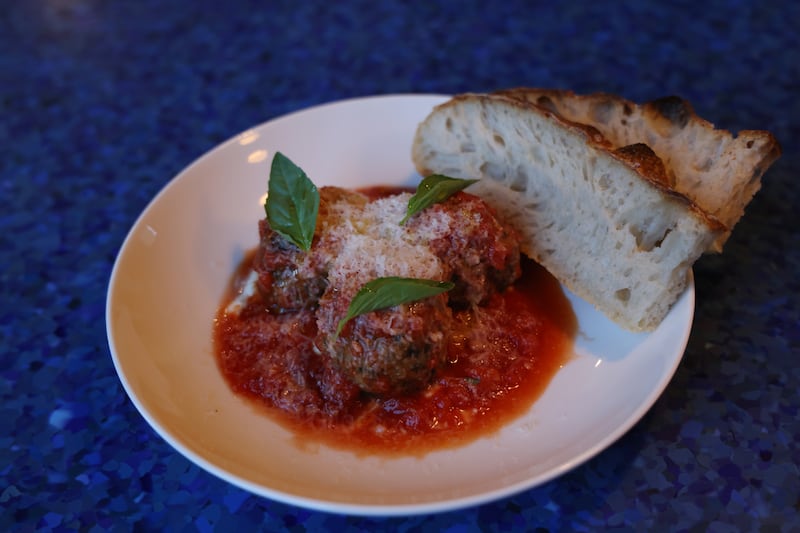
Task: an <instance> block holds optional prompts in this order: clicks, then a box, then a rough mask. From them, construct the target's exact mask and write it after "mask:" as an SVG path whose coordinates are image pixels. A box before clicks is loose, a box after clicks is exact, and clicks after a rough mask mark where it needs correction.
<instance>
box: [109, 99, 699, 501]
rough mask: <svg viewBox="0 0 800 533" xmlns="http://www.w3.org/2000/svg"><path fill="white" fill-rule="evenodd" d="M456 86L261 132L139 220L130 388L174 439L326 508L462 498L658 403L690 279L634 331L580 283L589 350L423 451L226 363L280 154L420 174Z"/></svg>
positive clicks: (526, 477) (524, 483)
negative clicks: (515, 400)
mask: <svg viewBox="0 0 800 533" xmlns="http://www.w3.org/2000/svg"><path fill="white" fill-rule="evenodd" d="M445 99H446V97H444V96H435V95H396V96H380V97H371V98H361V99H354V100H347V101H343V102H337V103H333V104H328V105H323V106H319V107H314V108H311V109H308V110H305V111H301V112H297V113H293V114H290V115H287V116H284V117H281V118H278V119H275V120H272V121H269V122H267V123H265V124H262V125H260V126H258V127H255V128H253V129H251V130H248V131H246V132H244V133H241V134H240V135H237V136H236V137H234V138H232V139H231V140H229V141H227V142H225V143H223V144H222V145H220V146H219V147H217V148H215V149H214V150H212V151H210V152H209V153H207V154H206V155H204V156H203V157H201V158H200V159H198V160H197V161H195V162H194V163H193V164H191V165H190V166H189V167H188V168H187V169H186V170H184V171H183V172H181V173H180V174H179V175H178V176H177V177H175V178H174V179H173V180H172V181H171V182H170V183H169V185H167V186H166V187H165V188H164V189H163V190H162V191H161V192H160V193H159V194H158V195H157V196H156V198H155V199H154V200H153V201H152V202H151V203H150V205H149V206H148V207H147V208H146V209H145V211H144V212H143V213H142V215H141V216H140V217H139V219H138V220H137V221H136V223H135V225H134V226H133V228H132V229H131V231H130V233H129V235H128V237H127V239H126V240H125V242H124V244H123V246H122V249H121V251H120V253H119V257H118V258H117V261H116V264H115V266H114V270H113V273H112V276H111V280H110V284H109V289H108V300H107V309H106V320H107V330H108V341H109V345H110V348H111V353H112V357H113V360H114V365H115V367H116V369H117V372H118V374H119V377H120V380H121V381H122V384H123V386H124V387H125V390H126V391H127V393H128V395H129V396H130V398H131V400H132V401H133V403H134V405H135V406H136V408H137V409H138V410H139V411H140V412H141V413H142V415H143V416H144V418H145V419H146V420H147V422H148V423H149V424H150V425H151V426H152V427H153V428H154V429H155V430H156V431H157V432H158V433H159V434H160V435H161V436H162V437H163V438H164V439H165V440H166V441H167V442H169V443H170V444H171V445H172V446H173V447H174V448H176V449H177V450H178V451H179V452H180V453H182V454H183V455H185V456H186V457H188V458H189V459H190V460H192V461H194V462H195V463H197V464H198V465H200V466H201V467H202V468H204V469H205V470H207V471H209V472H211V473H212V474H214V475H216V476H219V477H220V478H222V479H225V480H227V481H229V482H230V483H233V484H235V485H238V486H240V487H242V488H244V489H246V490H249V491H251V492H253V493H255V494H259V495H262V496H265V497H268V498H272V499H275V500H280V501H283V502H287V503H291V504H295V505H299V506H304V507H310V508H315V509H320V510H326V511H333V512H341V513H353V514H370V515H398V514H412V513H423V512H433V511H444V510H451V509H454V508H458V507H464V506H468V505H474V504H479V503H483V502H487V501H490V500H493V499H496V498H500V497H503V496H507V495H510V494H513V493H515V492H519V491H522V490H524V489H527V488H530V487H533V486H535V485H538V484H540V483H543V482H545V481H547V480H550V479H552V478H554V477H556V476H558V475H560V474H562V473H564V472H566V471H567V470H569V469H571V468H573V467H575V466H577V465H579V464H580V463H582V462H584V461H586V460H587V459H589V458H591V457H592V456H594V455H595V454H597V453H598V452H600V451H601V450H603V449H604V448H606V447H607V446H609V445H610V444H611V443H612V442H614V441H615V440H616V439H617V438H619V437H620V436H621V435H623V434H624V433H625V432H626V431H627V430H628V429H629V428H630V427H631V426H632V425H633V424H634V423H636V422H637V421H638V420H639V419H640V418H641V417H642V415H644V413H645V412H646V411H647V410H648V409H649V408H650V407H651V406H652V404H653V403H654V402H655V400H656V399H657V398H658V396H659V395H660V394H661V392H662V391H663V390H664V387H665V386H666V385H667V383H668V382H669V380H670V378H671V377H672V375H673V373H674V371H675V369H676V368H677V366H678V364H679V362H680V360H681V357H682V355H683V351H684V349H685V346H686V342H687V340H688V335H689V331H690V328H691V323H692V316H693V312H694V285H693V284H690V286H689V288H688V289H687V291H686V292H685V293H684V294H683V296H682V297H681V298H680V300H679V301H678V302H677V304H676V305H675V306H674V308H673V309H672V311H671V312H670V314H669V316H668V317H667V318H666V320H664V322H663V323H662V324H661V326H660V327H659V328H658V329H657V330H656V331H655V332H653V333H650V334H632V333H629V332H626V331H623V330H621V329H620V328H619V327H617V326H616V325H614V324H613V323H611V322H610V321H608V320H607V319H606V318H604V317H603V316H602V315H600V314H599V313H597V312H596V311H595V310H594V309H593V308H592V307H591V306H589V305H588V304H586V303H585V302H583V301H582V300H580V299H578V298H575V297H574V296H573V295H571V294H569V293H568V292H567V294H568V296H569V298H570V300H571V301H572V304H573V307H574V310H575V313H576V315H577V318H578V323H579V333H578V336H577V339H576V345H575V351H576V355H575V357H573V358H572V360H571V361H570V362H569V363H568V364H567V365H566V366H565V367H564V368H563V369H561V370H560V371H559V372H558V373H557V375H556V376H555V378H554V379H553V380H552V382H551V383H550V385H549V386H548V388H547V390H546V391H545V393H544V394H543V395H542V396H541V397H540V399H539V400H538V401H537V402H536V403H535V404H534V405H533V406H532V407H531V408H530V410H529V411H528V412H527V413H526V414H524V415H523V416H521V417H520V418H519V419H517V420H515V421H514V422H513V423H511V424H509V425H508V426H506V427H504V428H503V429H502V430H501V431H499V432H497V433H496V434H494V435H491V436H489V437H486V438H482V439H480V440H478V441H476V442H473V443H472V444H469V445H467V446H464V447H461V448H456V449H452V450H445V451H440V452H433V453H430V454H428V455H426V456H424V457H422V458H414V457H408V458H396V459H386V458H378V457H363V456H357V455H356V454H354V453H350V452H347V451H341V450H334V449H330V448H328V447H326V446H321V445H314V444H308V445H305V446H302V447H298V446H297V444H296V442H295V441H294V440H293V436H292V434H291V433H290V432H288V431H287V430H286V429H284V428H282V427H281V426H279V425H277V424H275V423H274V422H272V421H271V420H269V419H268V418H266V417H265V416H264V415H263V414H259V413H258V412H256V411H255V410H254V409H253V408H251V407H250V406H249V405H248V403H247V402H246V401H244V400H243V399H241V398H239V397H237V396H235V395H234V394H233V393H232V392H231V391H230V389H229V388H228V387H227V385H226V383H225V382H224V381H223V378H222V376H221V375H220V372H219V371H218V369H217V366H216V363H215V359H214V355H213V347H212V337H211V332H212V321H213V319H214V315H215V312H216V310H217V307H218V305H219V304H220V302H221V297H222V295H223V292H224V290H225V287H226V283H227V282H228V280H229V278H230V275H231V273H232V272H233V270H234V269H235V267H236V265H237V264H238V262H239V261H240V260H241V258H242V256H243V253H244V252H245V251H247V250H248V249H250V248H252V247H254V246H255V245H256V244H257V242H258V232H257V221H258V220H259V218H261V217H263V216H264V211H263V197H264V193H265V192H266V185H267V179H268V175H269V165H270V162H271V160H272V156H273V154H274V153H275V152H276V151H281V152H283V153H284V154H286V155H287V156H288V157H289V158H291V159H292V160H293V161H295V162H296V163H298V164H299V165H300V166H301V167H302V168H303V169H304V170H305V171H306V172H307V173H308V175H309V176H310V177H311V179H312V180H313V181H314V182H315V183H316V184H317V185H328V184H331V185H334V184H335V185H341V186H346V187H360V186H367V185H372V184H394V185H414V184H415V183H416V182H417V181H418V180H419V176H418V175H417V174H416V172H415V171H414V168H413V165H412V163H411V157H410V150H411V140H412V138H413V134H414V130H415V128H416V126H417V124H418V123H419V122H420V121H421V120H422V119H423V118H424V117H425V116H426V115H427V114H428V112H429V111H430V110H431V108H432V107H433V106H434V105H435V104H438V103H440V102H442V101H444V100H445Z"/></svg>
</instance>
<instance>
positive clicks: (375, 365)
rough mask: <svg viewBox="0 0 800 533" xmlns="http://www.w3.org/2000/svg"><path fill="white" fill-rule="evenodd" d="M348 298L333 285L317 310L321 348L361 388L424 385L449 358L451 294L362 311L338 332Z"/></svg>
mask: <svg viewBox="0 0 800 533" xmlns="http://www.w3.org/2000/svg"><path fill="white" fill-rule="evenodd" d="M347 304H348V301H347V300H345V299H343V298H338V297H337V295H336V291H333V290H331V291H328V292H326V294H325V295H324V296H323V297H322V299H321V300H320V306H319V309H318V310H317V326H318V335H317V341H316V346H317V349H318V350H319V351H320V352H321V353H323V354H326V355H327V356H330V357H331V359H332V362H333V364H334V366H336V367H337V368H338V369H339V370H340V371H341V372H342V373H343V374H344V375H345V376H347V377H348V378H349V379H350V380H351V381H352V382H353V383H355V384H356V385H358V386H359V387H360V388H361V389H362V390H364V391H366V392H369V393H372V394H381V395H387V394H403V393H407V392H413V391H415V390H419V389H421V388H423V387H425V386H426V385H427V384H428V383H429V382H430V380H431V379H432V377H433V376H434V375H435V373H436V370H437V369H439V368H441V367H442V366H443V365H444V364H445V362H446V354H447V350H446V348H447V341H448V331H449V330H450V328H451V322H452V319H453V317H452V313H451V310H450V308H449V307H448V306H447V296H446V295H445V294H440V295H437V296H432V297H430V298H426V299H424V300H419V301H416V302H412V303H408V304H402V305H397V306H394V307H391V308H388V309H383V310H380V311H373V312H371V313H367V314H363V315H360V316H357V317H355V318H353V319H351V320H350V321H348V322H347V324H346V325H345V326H344V328H343V329H342V331H341V333H340V334H339V335H338V336H337V335H336V328H337V325H338V321H339V319H340V318H341V317H342V316H343V315H344V314H345V312H346V309H347Z"/></svg>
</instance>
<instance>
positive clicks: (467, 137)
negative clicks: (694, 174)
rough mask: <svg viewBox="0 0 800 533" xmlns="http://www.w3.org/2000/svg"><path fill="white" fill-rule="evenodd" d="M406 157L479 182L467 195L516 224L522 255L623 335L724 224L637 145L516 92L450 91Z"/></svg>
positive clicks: (423, 167) (640, 322) (663, 300)
mask: <svg viewBox="0 0 800 533" xmlns="http://www.w3.org/2000/svg"><path fill="white" fill-rule="evenodd" d="M645 140H646V139H645ZM412 158H413V160H414V163H415V165H416V167H417V170H418V171H419V172H420V173H421V174H423V175H426V174H430V173H442V174H446V175H450V176H453V177H459V178H480V181H479V182H478V183H476V184H474V185H473V186H471V187H470V189H469V191H470V192H473V193H475V194H478V195H480V196H483V197H484V199H485V200H486V201H487V202H488V203H489V204H490V205H492V206H493V207H494V208H495V209H496V210H498V212H499V213H500V214H501V216H503V217H505V218H506V219H507V220H508V222H509V223H511V224H513V225H514V226H515V227H516V229H517V230H518V231H519V232H520V233H521V235H522V239H523V243H522V251H523V252H524V253H526V255H528V256H529V257H531V258H533V259H535V260H536V261H538V262H539V263H540V264H542V265H543V266H544V267H545V268H547V269H548V270H549V271H550V272H551V273H552V274H553V275H554V276H555V277H556V278H557V279H559V280H560V281H561V282H562V283H564V284H565V285H566V286H567V287H569V288H570V290H572V291H573V292H574V293H576V294H577V295H578V296H580V297H582V298H583V299H585V300H587V301H589V302H590V303H592V304H594V305H595V306H596V307H597V308H598V309H600V310H601V311H602V312H604V313H605V314H606V315H607V316H609V317H610V318H611V319H613V320H615V321H616V322H618V323H619V324H620V325H622V326H624V327H626V328H628V329H631V330H635V331H642V330H651V329H654V328H655V327H656V326H657V325H658V324H659V323H660V322H661V320H662V319H663V318H664V317H665V316H666V314H667V312H668V311H669V309H670V307H671V306H672V304H673V303H674V302H675V300H676V299H677V298H678V296H679V295H680V294H681V293H682V292H683V290H684V289H685V287H686V284H687V279H688V278H687V276H688V272H689V269H690V268H691V266H692V264H693V263H694V261H695V260H696V259H697V258H698V257H699V256H700V255H701V254H702V253H703V252H704V251H705V250H706V249H708V248H709V247H711V246H712V245H713V244H714V243H715V242H718V240H719V239H721V238H724V235H725V233H726V231H728V230H727V228H726V227H725V225H723V224H722V223H720V221H719V220H717V218H715V217H714V216H712V215H709V214H708V213H705V212H704V211H703V210H701V209H700V208H698V206H697V205H695V204H694V203H693V202H692V201H691V200H689V199H688V198H687V197H685V196H684V195H681V194H679V193H677V192H675V190H673V189H672V187H671V186H670V174H671V172H670V169H668V168H667V167H665V166H664V164H663V162H662V161H661V159H660V158H659V157H657V156H656V154H655V153H654V152H653V150H651V149H650V148H649V146H648V145H647V144H645V143H641V142H639V143H633V144H629V145H623V146H621V147H615V146H614V145H613V143H611V142H609V140H608V139H606V138H605V137H604V136H603V135H602V134H601V133H600V131H599V130H598V129H597V128H595V127H594V124H591V125H589V124H584V123H576V122H573V121H570V120H567V119H566V118H564V117H563V116H562V115H561V114H559V113H555V112H553V111H551V110H548V109H547V108H546V107H543V106H541V105H536V104H531V103H530V102H529V101H528V100H527V99H526V98H519V97H515V96H509V95H501V94H494V95H483V94H465V95H460V96H456V97H454V98H453V99H451V100H450V101H448V102H446V103H444V104H442V105H440V106H438V107H436V108H434V110H433V111H432V112H431V113H430V115H429V116H428V117H427V118H426V119H425V120H424V121H423V122H422V123H421V124H420V125H419V127H418V129H417V132H416V135H415V138H414V142H413V148H412ZM674 173H675V172H674V171H673V172H672V174H674Z"/></svg>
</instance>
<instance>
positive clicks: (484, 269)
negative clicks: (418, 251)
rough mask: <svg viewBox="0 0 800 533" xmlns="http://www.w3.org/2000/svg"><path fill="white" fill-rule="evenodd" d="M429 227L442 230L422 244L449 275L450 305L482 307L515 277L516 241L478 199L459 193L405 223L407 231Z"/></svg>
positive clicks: (516, 238)
mask: <svg viewBox="0 0 800 533" xmlns="http://www.w3.org/2000/svg"><path fill="white" fill-rule="evenodd" d="M442 221H445V224H443V223H442ZM434 224H438V225H439V226H444V227H446V230H445V231H441V232H439V233H438V234H437V235H435V236H434V237H433V238H432V239H430V241H429V242H428V245H429V246H430V248H431V250H432V251H433V253H434V254H435V255H436V256H437V257H439V259H440V260H441V261H442V263H443V264H444V267H445V268H446V269H448V270H449V271H450V272H451V274H450V281H452V282H453V283H455V285H456V286H455V288H454V289H453V290H452V291H450V293H449V298H450V303H451V304H452V305H456V306H463V305H469V304H478V305H481V304H485V303H486V302H488V300H489V298H490V297H491V296H492V294H494V293H496V292H502V291H503V290H505V289H506V288H507V287H508V286H510V285H511V284H513V283H514V281H516V280H517V278H519V276H520V273H521V269H520V247H519V237H518V235H517V234H516V233H515V232H514V230H513V229H511V228H510V227H507V226H506V225H504V224H502V223H501V222H500V221H499V220H498V219H497V217H496V215H495V212H494V210H493V209H492V208H491V207H489V205H487V204H486V202H484V201H483V200H482V199H481V198H479V197H477V196H475V195H473V194H469V193H466V192H459V193H457V194H455V195H453V196H451V197H450V198H448V199H447V200H446V201H444V202H442V203H439V204H435V205H432V206H430V207H429V208H428V209H426V210H425V211H423V212H422V213H420V214H419V215H417V216H416V217H414V218H413V219H412V220H411V221H410V222H409V225H410V226H411V229H412V230H415V229H416V228H417V227H422V228H425V227H430V226H433V225H434Z"/></svg>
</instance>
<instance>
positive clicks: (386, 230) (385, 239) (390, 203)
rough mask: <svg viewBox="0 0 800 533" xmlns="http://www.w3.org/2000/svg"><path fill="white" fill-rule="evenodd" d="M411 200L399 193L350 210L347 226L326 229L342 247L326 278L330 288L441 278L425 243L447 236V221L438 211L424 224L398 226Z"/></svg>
mask: <svg viewBox="0 0 800 533" xmlns="http://www.w3.org/2000/svg"><path fill="white" fill-rule="evenodd" d="M410 197H411V195H410V194H408V193H403V194H399V195H396V196H390V197H387V198H381V199H378V200H375V201H373V202H371V203H369V204H367V205H366V206H353V205H351V206H349V207H350V211H351V212H350V213H343V214H344V216H343V217H342V219H343V221H345V222H344V223H343V224H339V225H337V226H335V227H333V228H331V230H330V238H331V239H333V240H334V241H339V242H340V243H341V248H340V249H339V252H338V255H337V256H336V258H335V260H334V261H333V263H332V265H331V269H330V271H329V274H328V276H329V279H330V280H331V283H332V284H333V285H335V286H341V287H345V286H347V287H350V288H355V289H358V288H359V287H360V286H361V285H363V284H364V283H366V282H368V281H370V280H372V279H374V278H378V277H385V276H401V277H409V278H424V279H439V280H441V279H444V276H445V271H444V266H443V264H442V262H441V260H440V259H439V258H438V257H437V256H436V255H435V254H434V253H433V251H432V250H431V248H430V246H429V245H428V243H429V242H430V241H431V240H432V239H435V238H438V237H440V236H442V235H444V234H445V233H446V232H447V231H449V228H450V224H451V222H452V220H451V217H450V215H449V214H447V213H445V212H437V213H435V215H434V216H430V215H429V216H428V217H427V218H426V220H425V223H424V224H413V225H411V224H406V225H402V226H401V225H400V221H401V220H402V219H403V217H404V216H405V213H406V209H407V206H408V200H409V198H410Z"/></svg>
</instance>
